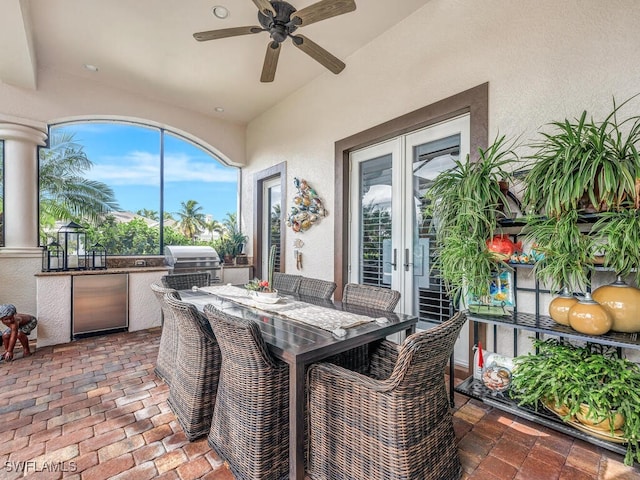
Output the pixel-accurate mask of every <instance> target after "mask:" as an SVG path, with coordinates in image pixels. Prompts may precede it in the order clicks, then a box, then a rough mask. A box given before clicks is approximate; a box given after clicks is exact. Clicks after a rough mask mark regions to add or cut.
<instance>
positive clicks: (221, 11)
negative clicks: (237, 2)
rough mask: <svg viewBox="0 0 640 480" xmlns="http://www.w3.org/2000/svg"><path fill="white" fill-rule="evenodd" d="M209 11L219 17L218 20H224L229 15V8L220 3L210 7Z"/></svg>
mask: <svg viewBox="0 0 640 480" xmlns="http://www.w3.org/2000/svg"><path fill="white" fill-rule="evenodd" d="M211 12H212V13H213V15H214V16H215V17H216V18H219V19H220V20H224V19H225V18H227V17H228V16H229V9H228V8H227V7H224V6H222V5H216V6H215V7H213V8H212V9H211Z"/></svg>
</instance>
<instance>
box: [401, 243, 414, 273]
mask: <svg viewBox="0 0 640 480" xmlns="http://www.w3.org/2000/svg"><path fill="white" fill-rule="evenodd" d="M403 265H404V271H405V272H408V271H409V267H410V266H411V265H413V263H412V262H409V249H408V248H405V249H404V264H403Z"/></svg>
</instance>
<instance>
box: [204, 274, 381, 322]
mask: <svg viewBox="0 0 640 480" xmlns="http://www.w3.org/2000/svg"><path fill="white" fill-rule="evenodd" d="M194 288H195V287H194ZM198 290H199V291H203V292H207V293H212V294H214V295H217V296H219V297H222V298H226V299H229V300H231V301H232V302H235V303H238V304H240V305H246V306H249V307H254V308H259V309H260V310H264V311H265V312H271V313H277V314H278V315H281V316H283V317H287V318H289V319H291V320H295V321H298V322H303V323H306V324H308V325H313V326H314V327H318V328H322V329H323V330H329V331H330V332H336V331H338V332H339V330H340V329H345V328H351V327H355V326H356V325H361V324H363V323H368V322H373V321H378V322H380V323H386V322H388V319H386V318H385V317H380V318H373V317H368V316H366V315H358V314H355V313H350V312H345V311H342V310H334V309H332V308H326V307H321V306H319V305H312V304H310V303H306V302H301V301H299V300H295V299H293V298H280V300H279V301H278V303H263V302H259V301H257V300H255V299H254V298H253V297H250V296H249V295H248V293H247V290H246V289H244V288H240V287H234V286H232V285H216V286H210V287H199V288H198Z"/></svg>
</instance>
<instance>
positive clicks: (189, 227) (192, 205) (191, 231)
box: [177, 200, 206, 241]
mask: <svg viewBox="0 0 640 480" xmlns="http://www.w3.org/2000/svg"><path fill="white" fill-rule="evenodd" d="M177 215H178V216H179V217H180V222H179V228H180V231H181V232H182V234H183V235H184V236H185V237H187V238H189V239H190V240H191V241H193V240H194V239H195V236H196V235H197V234H198V233H200V231H201V230H202V229H203V228H205V222H206V217H205V215H204V213H202V207H201V206H200V205H198V202H197V201H195V200H187V201H186V202H180V211H179V212H177Z"/></svg>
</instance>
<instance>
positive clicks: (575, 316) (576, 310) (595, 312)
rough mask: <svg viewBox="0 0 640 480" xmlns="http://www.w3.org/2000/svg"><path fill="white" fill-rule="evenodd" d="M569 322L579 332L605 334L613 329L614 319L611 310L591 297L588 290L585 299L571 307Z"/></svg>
mask: <svg viewBox="0 0 640 480" xmlns="http://www.w3.org/2000/svg"><path fill="white" fill-rule="evenodd" d="M569 324H570V325H571V328H573V329H574V330H576V331H577V332H580V333H584V334H587V335H603V334H605V333H607V332H608V331H609V330H611V326H612V325H613V320H612V319H611V316H610V315H609V312H607V310H606V309H605V308H604V307H603V306H602V305H600V304H599V303H598V302H596V301H594V300H593V299H592V298H591V295H590V294H589V293H588V292H587V293H586V294H585V296H584V300H580V301H578V302H577V303H576V304H575V305H574V306H573V307H571V308H570V309H569Z"/></svg>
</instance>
